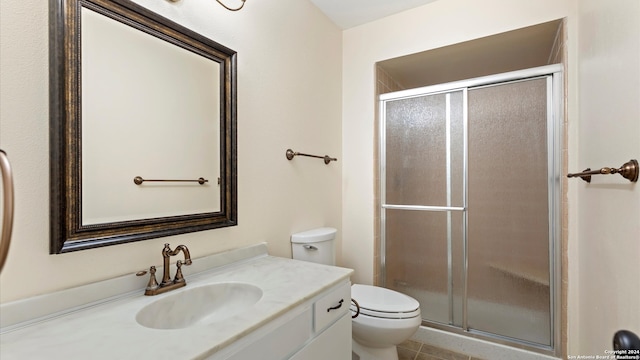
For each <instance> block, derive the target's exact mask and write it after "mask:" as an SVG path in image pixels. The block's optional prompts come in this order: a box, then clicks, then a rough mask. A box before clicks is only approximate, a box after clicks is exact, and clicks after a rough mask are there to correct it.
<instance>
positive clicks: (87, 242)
mask: <svg viewBox="0 0 640 360" xmlns="http://www.w3.org/2000/svg"><path fill="white" fill-rule="evenodd" d="M83 7H86V8H89V9H91V10H93V11H96V12H98V13H100V14H102V15H104V16H108V17H110V18H111V19H115V20H117V21H119V22H121V23H124V24H126V25H128V26H131V27H133V28H135V29H137V30H140V31H143V32H145V33H147V34H151V35H153V36H155V37H157V38H160V39H162V40H165V41H167V42H169V43H171V44H173V45H175V46H179V47H181V48H183V49H186V50H189V51H191V52H194V53H196V54H199V55H201V56H204V57H206V58H208V59H211V60H212V61H215V62H217V63H219V66H220V202H221V204H220V211H219V212H211V213H198V214H191V215H179V216H168V217H158V218H149V219H138V220H131V221H120V222H111V223H103V224H92V225H83V222H82V171H81V168H82V156H81V155H82V154H81V149H82V148H81V144H82V138H81V129H82V128H81V126H82V118H81V105H82V99H81V56H80V36H81V34H80V29H81V26H80V25H81V24H80V12H81V9H82V8H83ZM49 17H50V18H49V37H50V41H49V54H50V55H49V56H50V58H49V77H50V85H49V86H50V100H49V101H50V103H49V107H50V110H49V111H50V124H49V140H50V144H49V146H50V159H49V161H50V191H51V192H50V214H51V216H50V221H51V224H50V253H51V254H60V253H65V252H70V251H76V250H84V249H90V248H96V247H102V246H107V245H115V244H122V243H127V242H132V241H139V240H146V239H152V238H158V237H164V236H171V235H177V234H183V233H189V232H195V231H202V230H208V229H214V228H220V227H227V226H234V225H237V175H236V169H237V165H236V160H237V156H236V143H237V135H236V107H237V105H236V52H235V51H233V50H231V49H229V48H226V47H224V46H222V45H220V44H218V43H216V42H214V41H212V40H210V39H208V38H206V37H204V36H202V35H200V34H197V33H195V32H193V31H191V30H189V29H187V28H185V27H183V26H181V25H179V24H176V23H174V22H172V21H170V20H168V19H166V18H164V17H162V16H159V15H157V14H155V13H153V12H152V11H150V10H148V9H146V8H144V7H142V6H140V5H137V4H135V3H133V2H131V1H128V0H50V2H49Z"/></svg>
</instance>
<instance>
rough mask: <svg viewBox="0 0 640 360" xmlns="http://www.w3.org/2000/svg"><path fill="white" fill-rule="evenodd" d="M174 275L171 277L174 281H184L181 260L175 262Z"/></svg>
mask: <svg viewBox="0 0 640 360" xmlns="http://www.w3.org/2000/svg"><path fill="white" fill-rule="evenodd" d="M176 267H177V269H176V277H174V278H173V282H174V283H181V282H185V280H184V276H182V260H178V261H177V262H176Z"/></svg>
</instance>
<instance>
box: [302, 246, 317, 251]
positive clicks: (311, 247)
mask: <svg viewBox="0 0 640 360" xmlns="http://www.w3.org/2000/svg"><path fill="white" fill-rule="evenodd" d="M302 247H303V248H305V249H307V250H314V251H315V250H318V248H317V247H315V246H313V245H303V246H302Z"/></svg>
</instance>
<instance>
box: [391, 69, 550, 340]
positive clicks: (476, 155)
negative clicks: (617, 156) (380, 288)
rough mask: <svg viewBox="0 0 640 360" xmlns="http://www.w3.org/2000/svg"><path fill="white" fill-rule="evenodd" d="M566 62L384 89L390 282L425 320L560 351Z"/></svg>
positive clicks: (473, 333) (463, 331) (482, 334)
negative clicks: (415, 305) (563, 81)
mask: <svg viewBox="0 0 640 360" xmlns="http://www.w3.org/2000/svg"><path fill="white" fill-rule="evenodd" d="M560 102H561V67H560V66H559V65H550V66H544V67H540V68H534V69H529V70H523V71H517V72H511V73H506V74H499V75H492V76H488V77H482V78H476V79H471V80H466V81H459V82H454V83H448V84H442V85H435V86H429V87H425V88H419V89H411V90H403V91H398V92H394V93H388V94H383V95H381V96H380V109H379V110H380V112H379V114H380V127H379V129H380V139H379V145H380V160H379V161H380V162H379V169H380V235H381V246H382V249H381V257H380V258H381V262H382V264H381V274H382V276H381V278H382V282H383V285H384V286H385V287H388V288H390V289H394V290H397V291H399V292H402V293H405V294H407V295H410V296H412V297H414V298H415V299H417V300H418V301H419V302H420V304H421V311H422V317H423V325H425V326H432V327H437V328H440V329H445V330H449V331H453V332H458V333H465V334H468V335H472V336H477V337H483V338H486V339H491V340H494V341H498V342H501V343H506V344H518V346H520V347H522V346H524V347H530V348H532V349H534V350H539V351H542V352H553V350H554V348H555V346H556V345H557V344H558V341H559V339H558V333H559V314H558V305H559V302H560V297H559V287H558V286H557V285H558V284H559V282H560V280H559V273H560V258H559V244H560V228H561V223H560V221H561V219H560V206H561V201H560V197H561V187H560V184H561V183H560V170H561V161H562V156H561V153H562V151H561V150H562V148H561V140H560V139H561V129H562V128H561V123H562V119H561V113H562V112H561V104H560Z"/></svg>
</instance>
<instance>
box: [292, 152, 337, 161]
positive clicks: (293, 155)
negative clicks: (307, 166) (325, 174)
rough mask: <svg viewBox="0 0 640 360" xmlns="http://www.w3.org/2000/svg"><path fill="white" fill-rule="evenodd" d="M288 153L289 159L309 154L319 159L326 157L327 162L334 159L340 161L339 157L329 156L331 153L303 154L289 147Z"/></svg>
mask: <svg viewBox="0 0 640 360" xmlns="http://www.w3.org/2000/svg"><path fill="white" fill-rule="evenodd" d="M286 155H287V159H288V160H293V158H294V157H296V156H308V157H313V158H318V159H324V163H325V164H329V163H330V162H332V161H338V159H336V158H332V157H329V155H325V156H319V155H309V154H303V153H301V152H297V151H293V150H291V149H287V154H286Z"/></svg>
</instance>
